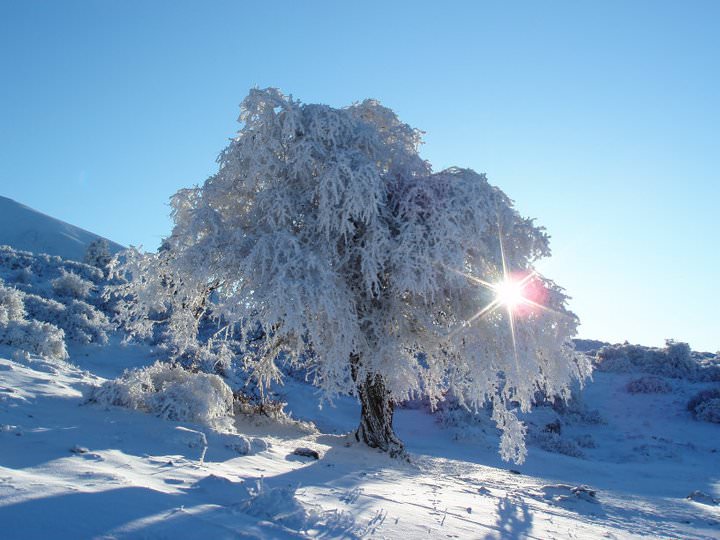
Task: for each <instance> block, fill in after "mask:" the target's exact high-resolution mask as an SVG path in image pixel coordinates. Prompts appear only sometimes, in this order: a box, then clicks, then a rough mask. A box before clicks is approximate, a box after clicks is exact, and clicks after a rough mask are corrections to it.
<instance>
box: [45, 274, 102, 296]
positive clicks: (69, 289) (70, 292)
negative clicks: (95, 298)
mask: <svg viewBox="0 0 720 540" xmlns="http://www.w3.org/2000/svg"><path fill="white" fill-rule="evenodd" d="M50 283H51V285H52V288H53V291H55V294H57V295H58V296H61V297H63V296H64V297H68V298H77V299H80V300H82V299H83V298H87V297H88V296H89V295H90V291H91V290H92V289H93V283H92V282H91V281H88V280H86V279H83V278H82V277H80V276H79V275H77V274H75V273H74V272H67V271H65V270H62V272H61V274H60V277H58V278H55V279H53V280H52V281H51V282H50Z"/></svg>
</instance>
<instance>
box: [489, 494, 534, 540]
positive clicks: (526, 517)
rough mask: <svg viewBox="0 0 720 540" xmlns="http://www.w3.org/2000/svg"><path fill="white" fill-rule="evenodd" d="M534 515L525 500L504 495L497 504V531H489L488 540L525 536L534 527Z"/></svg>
mask: <svg viewBox="0 0 720 540" xmlns="http://www.w3.org/2000/svg"><path fill="white" fill-rule="evenodd" d="M532 524H533V516H532V514H531V513H530V508H529V507H528V505H527V504H526V503H525V502H522V501H520V502H518V503H515V502H513V501H512V500H511V499H510V498H509V497H503V498H502V499H500V500H498V504H497V521H496V522H495V528H497V531H498V532H497V534H496V533H489V534H487V535H486V536H485V538H486V540H495V539H498V538H501V539H503V540H505V539H511V538H525V537H527V536H528V533H529V532H530V529H532Z"/></svg>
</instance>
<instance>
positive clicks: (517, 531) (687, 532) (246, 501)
mask: <svg viewBox="0 0 720 540" xmlns="http://www.w3.org/2000/svg"><path fill="white" fill-rule="evenodd" d="M13 356H14V355H13V351H12V350H11V349H9V348H7V347H1V348H0V358H2V360H0V448H1V449H2V451H1V452H0V523H1V525H0V527H2V535H1V536H2V538H5V539H33V538H37V539H44V538H49V537H52V538H59V539H64V538H67V539H79V538H312V537H321V538H364V537H368V538H542V539H547V538H639V537H650V538H707V539H709V538H717V537H718V535H720V507H719V506H717V503H715V502H713V500H712V497H715V498H717V497H718V496H720V485H719V483H718V480H719V477H720V453H719V452H718V450H719V449H720V446H719V445H720V437H718V430H719V427H720V426H718V425H717V424H710V423H703V422H697V421H695V420H693V419H692V418H691V417H690V414H689V413H687V411H684V407H683V405H684V399H685V396H686V394H688V393H692V391H693V390H694V389H693V388H690V386H689V384H690V383H684V382H678V383H677V385H676V387H675V389H676V390H677V391H676V392H674V393H670V394H660V395H633V394H630V393H628V392H627V391H626V390H625V384H626V382H627V379H628V376H627V375H615V374H609V373H600V374H598V376H597V380H596V382H595V383H593V384H592V385H591V387H590V388H589V389H588V392H587V395H586V399H587V402H588V404H589V405H590V406H592V407H597V409H598V410H599V414H600V415H601V417H602V418H603V422H602V423H599V424H597V425H595V426H589V427H588V426H585V429H587V430H589V432H590V433H592V436H593V438H594V440H595V445H596V446H595V448H593V449H592V450H591V451H590V452H588V455H587V456H585V457H583V458H578V457H570V456H566V455H562V454H557V453H551V452H547V451H543V450H540V449H538V448H535V447H531V449H530V453H529V458H528V461H527V462H526V463H525V464H524V465H523V466H521V467H517V471H516V470H515V469H516V468H515V467H510V466H508V465H507V464H504V463H502V462H501V461H500V460H499V458H498V457H497V434H496V433H495V431H494V430H492V429H489V428H487V429H486V432H485V433H483V432H482V431H480V430H478V433H477V434H476V435H475V436H474V437H472V438H471V439H467V438H465V439H463V438H462V437H458V436H457V433H456V432H453V431H452V430H448V429H446V428H444V427H443V426H442V425H441V424H440V423H438V422H437V419H436V418H435V417H434V416H432V415H430V414H428V413H427V412H426V411H424V410H421V409H403V410H400V411H399V413H398V416H397V429H398V433H399V434H400V435H401V436H402V437H403V439H404V440H405V441H406V443H407V447H408V450H409V451H410V454H411V459H412V463H410V464H407V463H403V462H399V461H397V460H393V459H389V458H388V457H387V456H386V455H383V454H381V453H377V452H376V451H373V450H370V449H368V448H366V447H361V446H358V445H357V444H356V443H354V442H351V441H350V440H349V439H348V438H347V437H346V436H344V435H343V433H345V432H347V431H349V430H351V429H353V428H354V427H355V424H356V421H357V415H358V410H357V405H356V404H355V403H354V402H353V401H352V400H350V399H349V398H348V399H343V400H339V401H338V403H336V406H335V407H334V408H332V407H325V408H324V409H323V410H319V409H318V408H317V406H316V403H317V402H316V400H315V396H314V392H313V390H312V388H310V387H309V386H307V385H304V384H301V383H297V382H290V383H289V384H288V386H287V387H286V389H285V397H286V398H287V399H288V401H290V405H289V407H290V408H291V409H292V410H293V411H294V412H295V414H296V415H297V416H299V417H302V418H304V419H306V420H314V421H315V422H316V424H317V425H318V427H319V431H318V432H314V433H313V432H309V431H308V430H307V429H301V428H300V427H293V426H287V425H280V424H276V423H273V422H270V421H266V422H264V423H263V422H249V421H248V420H243V419H238V420H237V421H236V422H235V424H234V425H233V426H232V428H231V429H230V430H228V431H225V432H219V431H216V430H212V429H209V428H208V427H206V426H202V425H197V424H188V423H180V422H174V421H168V420H163V419H160V418H157V417H155V416H153V415H150V414H144V413H141V412H137V411H130V410H127V409H122V408H117V407H110V408H106V407H100V406H97V405H96V404H92V403H87V401H86V397H85V396H87V395H88V392H89V391H90V390H91V389H92V388H94V387H96V385H98V384H100V383H101V382H102V381H103V378H102V377H113V376H116V375H118V374H119V373H120V372H121V371H122V370H123V369H124V368H126V367H131V366H137V365H143V364H147V363H150V362H151V361H152V356H151V354H150V351H149V350H148V349H146V348H143V347H136V346H133V347H120V346H117V345H111V346H109V347H107V348H96V347H92V346H84V347H77V348H75V349H74V350H73V351H72V354H71V359H72V361H71V362H70V363H66V362H61V361H51V360H42V359H39V358H30V359H28V358H27V357H21V356H17V355H15V359H13ZM247 441H250V444H247ZM298 447H309V448H311V449H313V450H315V451H317V452H318V453H319V456H320V459H319V460H315V459H313V458H312V457H302V456H298V455H294V454H293V452H294V450H295V449H296V448H298ZM583 486H587V487H583ZM696 491H697V492H702V493H704V494H705V495H703V494H700V493H697V494H695V495H694V496H693V498H694V499H695V500H691V499H688V498H686V497H687V496H688V495H690V494H692V493H693V492H696Z"/></svg>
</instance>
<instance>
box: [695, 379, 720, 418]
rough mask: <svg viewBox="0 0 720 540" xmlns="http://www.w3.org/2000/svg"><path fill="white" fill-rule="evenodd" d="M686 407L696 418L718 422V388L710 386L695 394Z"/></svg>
mask: <svg viewBox="0 0 720 540" xmlns="http://www.w3.org/2000/svg"><path fill="white" fill-rule="evenodd" d="M687 408H688V410H689V411H690V412H692V413H693V416H694V417H695V418H696V419H698V420H703V421H705V422H713V423H720V388H711V389H709V390H703V391H702V392H698V393H697V394H695V395H694V396H693V397H692V398H691V399H690V401H688V404H687Z"/></svg>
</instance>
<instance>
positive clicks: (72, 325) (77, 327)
mask: <svg viewBox="0 0 720 540" xmlns="http://www.w3.org/2000/svg"><path fill="white" fill-rule="evenodd" d="M25 307H26V309H27V313H28V316H29V317H30V318H32V319H37V320H39V321H43V322H48V323H51V324H54V325H55V326H57V327H59V328H62V329H63V330H64V331H65V335H66V337H67V338H68V339H70V340H72V341H75V342H77V343H83V344H87V343H100V344H105V343H107V341H108V335H107V334H108V332H110V331H111V330H112V328H113V326H112V324H111V323H110V321H109V319H108V318H107V316H106V315H105V314H104V313H103V312H101V311H99V310H98V309H96V308H95V307H94V306H91V305H90V304H88V303H87V302H83V301H82V300H74V299H71V300H70V301H69V302H68V303H67V304H62V303H60V302H57V301H55V300H50V299H48V298H43V297H41V296H38V295H36V294H26V295H25Z"/></svg>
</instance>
